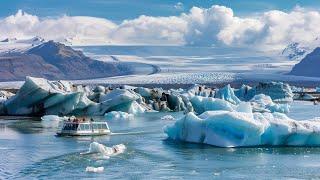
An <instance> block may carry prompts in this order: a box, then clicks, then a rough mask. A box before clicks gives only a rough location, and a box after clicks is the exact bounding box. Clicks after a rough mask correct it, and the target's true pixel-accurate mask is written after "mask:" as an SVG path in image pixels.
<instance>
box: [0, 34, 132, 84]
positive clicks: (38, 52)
mask: <svg viewBox="0 0 320 180" xmlns="http://www.w3.org/2000/svg"><path fill="white" fill-rule="evenodd" d="M32 40H33V42H39V41H42V39H40V38H35V39H32ZM0 59H1V61H0V80H2V81H10V80H23V79H25V76H37V77H45V78H48V79H87V78H98V77H109V76H115V75H125V74H129V73H130V69H129V70H127V71H123V70H122V69H121V68H122V66H121V65H120V63H107V62H102V61H97V60H93V59H91V58H89V57H87V56H85V55H84V54H83V53H82V52H81V51H77V50H74V49H72V48H71V47H69V46H65V45H64V44H61V43H58V42H54V41H48V42H44V43H42V44H40V45H38V46H35V47H33V48H31V49H29V50H26V51H22V52H18V51H15V52H7V53H3V54H1V55H0Z"/></svg>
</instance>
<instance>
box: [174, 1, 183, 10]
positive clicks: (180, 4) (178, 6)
mask: <svg viewBox="0 0 320 180" xmlns="http://www.w3.org/2000/svg"><path fill="white" fill-rule="evenodd" d="M174 8H175V9H177V10H180V11H181V10H183V9H184V7H183V3H182V2H178V3H177V4H175V5H174Z"/></svg>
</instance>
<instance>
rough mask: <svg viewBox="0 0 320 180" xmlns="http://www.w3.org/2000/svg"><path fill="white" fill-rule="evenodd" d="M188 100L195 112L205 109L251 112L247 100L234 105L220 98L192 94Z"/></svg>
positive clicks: (204, 110) (198, 112)
mask: <svg viewBox="0 0 320 180" xmlns="http://www.w3.org/2000/svg"><path fill="white" fill-rule="evenodd" d="M190 102H191V104H192V106H193V108H194V111H195V112H196V113H197V114H202V113H204V112H206V111H230V112H232V111H237V112H252V108H251V105H250V103H248V102H239V104H238V105H234V104H232V103H230V102H229V101H225V100H222V99H217V98H212V97H201V96H194V97H193V98H192V99H191V100H190Z"/></svg>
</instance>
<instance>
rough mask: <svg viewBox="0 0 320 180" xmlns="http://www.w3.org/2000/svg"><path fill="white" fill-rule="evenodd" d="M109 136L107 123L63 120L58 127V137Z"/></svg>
mask: <svg viewBox="0 0 320 180" xmlns="http://www.w3.org/2000/svg"><path fill="white" fill-rule="evenodd" d="M107 134H111V131H110V129H109V126H108V123H107V122H96V121H91V120H90V121H79V120H65V121H61V123H60V124H59V127H58V131H57V135H58V136H89V135H93V136H96V135H107Z"/></svg>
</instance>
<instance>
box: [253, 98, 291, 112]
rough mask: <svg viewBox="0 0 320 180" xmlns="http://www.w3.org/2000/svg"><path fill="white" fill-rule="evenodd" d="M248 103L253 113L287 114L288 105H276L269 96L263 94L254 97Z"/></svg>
mask: <svg viewBox="0 0 320 180" xmlns="http://www.w3.org/2000/svg"><path fill="white" fill-rule="evenodd" d="M250 103H251V105H252V107H253V111H254V112H281V113H289V111H290V105H289V104H276V103H274V102H273V101H272V99H271V98H270V96H266V95H264V94H259V95H255V96H254V97H253V98H252V99H251V100H250Z"/></svg>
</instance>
